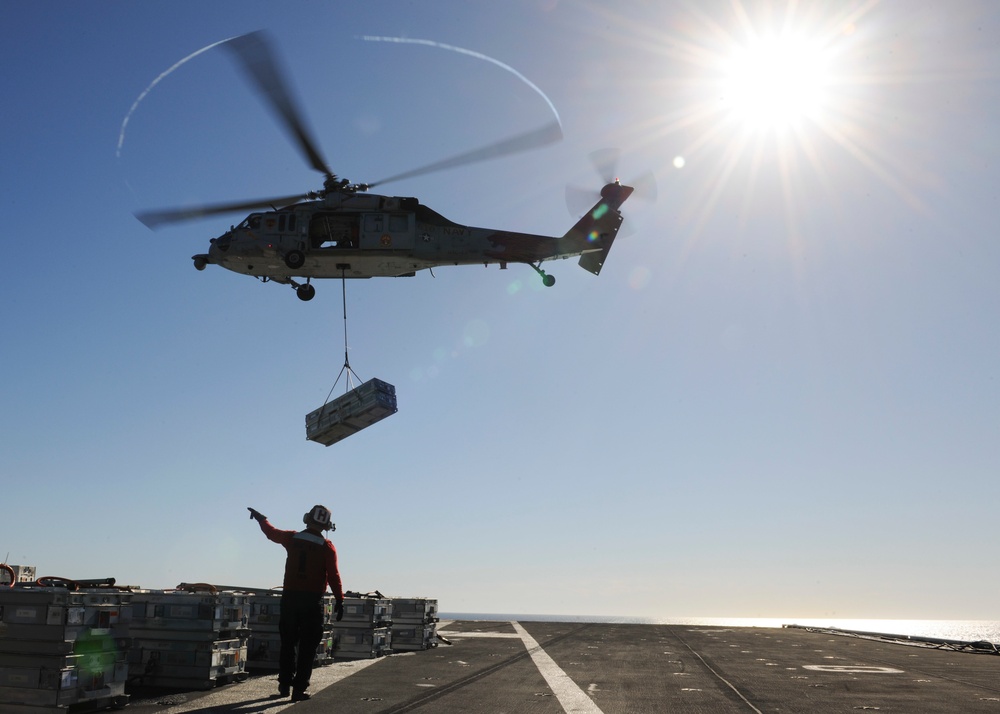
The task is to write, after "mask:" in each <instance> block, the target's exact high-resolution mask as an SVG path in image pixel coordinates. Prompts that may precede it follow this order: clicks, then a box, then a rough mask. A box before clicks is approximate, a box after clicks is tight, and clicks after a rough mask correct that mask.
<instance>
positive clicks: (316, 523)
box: [302, 504, 337, 531]
mask: <svg viewBox="0 0 1000 714" xmlns="http://www.w3.org/2000/svg"><path fill="white" fill-rule="evenodd" d="M302 522H303V523H305V524H306V525H307V526H310V527H312V528H318V529H319V530H321V531H335V530H337V526H335V525H334V524H333V523H331V522H330V509H329V508H327V507H326V506H321V505H319V504H316V505H315V506H313V507H312V510H311V511H309V513H306V514H305V515H303V516H302Z"/></svg>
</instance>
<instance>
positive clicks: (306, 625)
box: [278, 592, 323, 690]
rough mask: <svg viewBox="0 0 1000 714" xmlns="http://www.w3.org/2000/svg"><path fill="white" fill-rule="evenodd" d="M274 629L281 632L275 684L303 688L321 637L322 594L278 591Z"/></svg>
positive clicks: (310, 673) (307, 682) (307, 681)
mask: <svg viewBox="0 0 1000 714" xmlns="http://www.w3.org/2000/svg"><path fill="white" fill-rule="evenodd" d="M278 633H279V634H280V635H281V653H280V654H279V656H278V684H288V685H291V686H292V688H293V689H298V690H303V689H305V688H306V687H308V686H309V677H310V676H311V675H312V668H313V659H314V658H315V656H316V648H317V647H319V643H320V640H322V639H323V596H322V595H321V594H319V593H296V592H286V593H282V595H281V616H280V618H279V619H278Z"/></svg>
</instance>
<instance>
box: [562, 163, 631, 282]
mask: <svg viewBox="0 0 1000 714" xmlns="http://www.w3.org/2000/svg"><path fill="white" fill-rule="evenodd" d="M634 190H635V189H633V188H632V187H631V186H622V185H621V184H620V183H618V182H617V181H615V182H614V183H609V184H608V185H606V186H605V187H604V188H602V189H601V200H600V201H598V202H597V204H596V205H595V206H594V207H593V208H592V209H590V210H589V211H588V212H587V213H586V214H585V215H584V216H583V218H581V219H580V220H579V221H577V223H576V225H575V226H573V227H572V228H570V229H569V231H567V232H566V235H565V236H563V241H564V242H565V243H567V244H568V245H569V246H570V247H571V248H572V249H573V250H574V252H576V251H579V252H580V253H582V255H581V256H580V263H579V265H580V267H581V268H583V269H584V270H586V271H589V272H591V273H593V274H594V275H600V273H601V268H602V267H604V261H605V260H607V259H608V254H609V253H610V252H611V245H612V243H614V242H615V237H616V236H617V235H618V229H619V228H621V225H622V220H623V219H622V214H621V211H620V210H619V209H620V208H621V205H622V204H623V203H625V200H626V199H627V198H628V197H629V196H631V195H632V191H634Z"/></svg>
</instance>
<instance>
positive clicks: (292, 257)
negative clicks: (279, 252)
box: [285, 250, 306, 270]
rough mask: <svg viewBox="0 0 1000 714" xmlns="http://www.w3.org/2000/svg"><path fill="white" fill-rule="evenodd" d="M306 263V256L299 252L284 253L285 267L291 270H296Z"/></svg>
mask: <svg viewBox="0 0 1000 714" xmlns="http://www.w3.org/2000/svg"><path fill="white" fill-rule="evenodd" d="M305 262H306V256H305V254H304V253H303V252H302V251H301V250H290V251H288V252H287V253H285V265H287V266H288V267H289V268H291V269H292V270H298V269H299V268H301V267H302V266H303V265H304V264H305Z"/></svg>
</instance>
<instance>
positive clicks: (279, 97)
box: [226, 30, 333, 177]
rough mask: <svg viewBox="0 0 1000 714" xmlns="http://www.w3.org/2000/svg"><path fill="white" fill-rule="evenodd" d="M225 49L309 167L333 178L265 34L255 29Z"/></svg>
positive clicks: (231, 42)
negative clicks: (228, 49) (291, 138)
mask: <svg viewBox="0 0 1000 714" xmlns="http://www.w3.org/2000/svg"><path fill="white" fill-rule="evenodd" d="M226 46H227V47H229V48H230V49H231V50H232V51H233V53H234V54H235V55H236V57H237V59H238V60H239V61H240V65H241V66H242V67H243V70H244V71H245V72H246V74H247V76H248V77H250V79H251V80H252V81H253V82H254V83H255V84H256V85H257V89H258V90H260V92H261V94H263V95H264V97H265V98H266V99H267V101H268V102H269V103H270V105H271V108H272V109H273V110H274V112H275V113H276V114H277V115H278V118H279V119H280V120H281V121H282V123H283V124H284V127H285V129H286V130H287V131H288V132H289V133H290V134H291V135H292V136H293V137H294V139H295V141H296V143H297V144H298V146H299V149H301V151H302V153H303V154H304V155H305V157H306V159H307V160H308V162H309V165H310V166H312V167H313V168H314V169H316V170H317V171H319V172H320V173H322V174H324V175H325V176H328V177H329V176H333V172H332V171H331V170H330V168H329V167H328V166H327V165H326V161H325V160H324V159H323V156H322V154H320V151H319V149H318V148H316V142H315V141H314V140H313V138H312V137H311V136H310V134H309V131H308V130H307V129H306V125H305V121H304V120H303V114H302V112H301V111H300V110H299V108H298V107H297V106H296V105H295V102H294V101H293V99H292V95H291V93H290V92H289V89H288V87H289V84H288V82H287V81H286V80H285V78H284V76H283V75H282V73H281V68H280V67H279V66H278V62H277V60H276V59H275V57H274V55H273V54H272V53H271V49H270V47H269V45H268V41H267V37H266V35H265V34H264V33H263V32H262V31H260V30H258V31H256V32H251V33H249V34H246V35H241V36H239V37H234V38H233V39H231V40H229V41H228V42H227V43H226Z"/></svg>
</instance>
